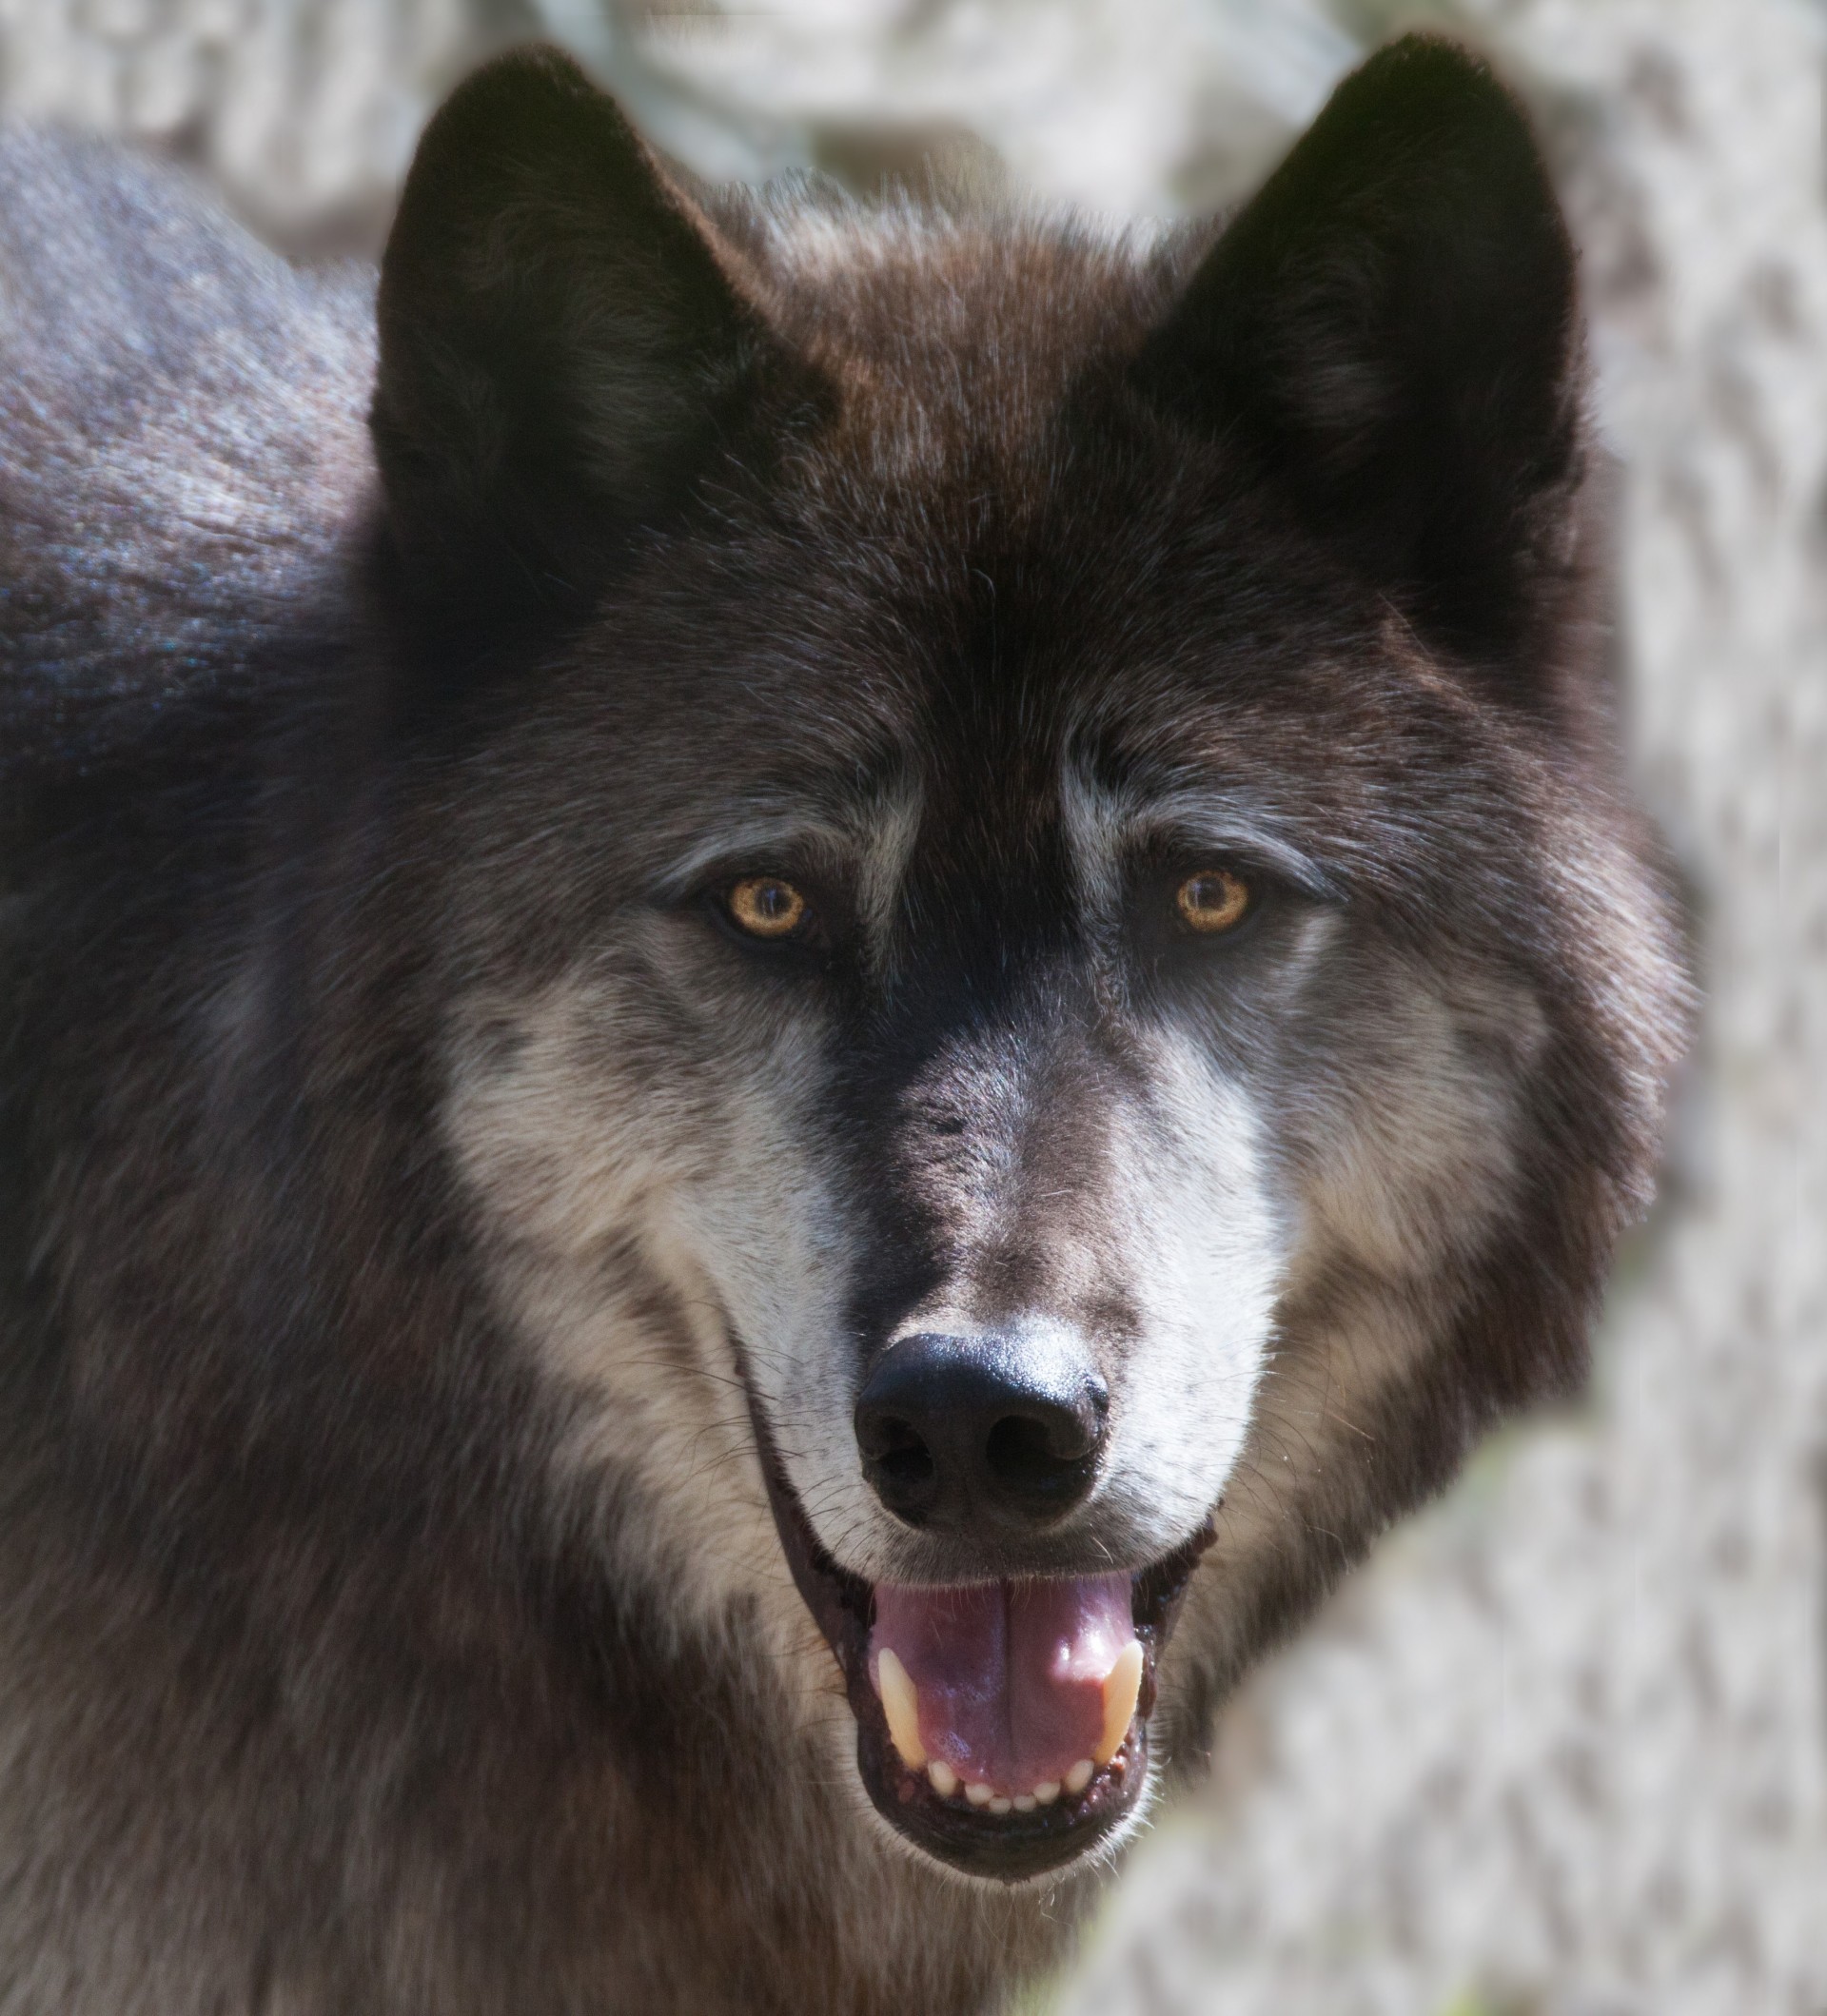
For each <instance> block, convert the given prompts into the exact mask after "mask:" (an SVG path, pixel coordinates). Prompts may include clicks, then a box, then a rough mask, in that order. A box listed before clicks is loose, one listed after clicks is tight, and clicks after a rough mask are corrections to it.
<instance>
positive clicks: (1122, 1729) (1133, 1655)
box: [1068, 1638, 1142, 1790]
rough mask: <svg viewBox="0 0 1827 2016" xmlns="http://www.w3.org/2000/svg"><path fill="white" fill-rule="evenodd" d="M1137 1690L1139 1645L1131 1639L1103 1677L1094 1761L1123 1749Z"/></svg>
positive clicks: (1104, 1760) (1103, 1760) (1101, 1761)
mask: <svg viewBox="0 0 1827 2016" xmlns="http://www.w3.org/2000/svg"><path fill="white" fill-rule="evenodd" d="M1141 1692H1142V1647H1141V1644H1140V1642H1139V1641H1138V1640H1136V1639H1134V1638H1131V1639H1130V1642H1129V1643H1128V1644H1127V1645H1126V1646H1124V1648H1123V1650H1122V1651H1121V1652H1120V1653H1118V1654H1117V1655H1116V1664H1115V1665H1114V1666H1112V1667H1111V1668H1110V1672H1109V1673H1106V1674H1105V1676H1104V1737H1103V1740H1102V1742H1100V1743H1099V1744H1098V1746H1097V1748H1096V1749H1095V1750H1094V1751H1093V1752H1091V1756H1092V1759H1093V1761H1094V1762H1096V1763H1098V1764H1108V1763H1109V1762H1110V1759H1111V1758H1112V1757H1113V1756H1115V1755H1116V1753H1117V1752H1118V1751H1119V1750H1121V1749H1122V1748H1123V1738H1124V1737H1125V1736H1127V1735H1128V1734H1129V1732H1130V1723H1131V1722H1132V1721H1133V1720H1134V1719H1135V1703H1136V1698H1137V1696H1138V1695H1139V1694H1140V1693H1141ZM1070 1782H1071V1781H1070V1780H1068V1783H1070ZM1074 1790H1076V1788H1074Z"/></svg>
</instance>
